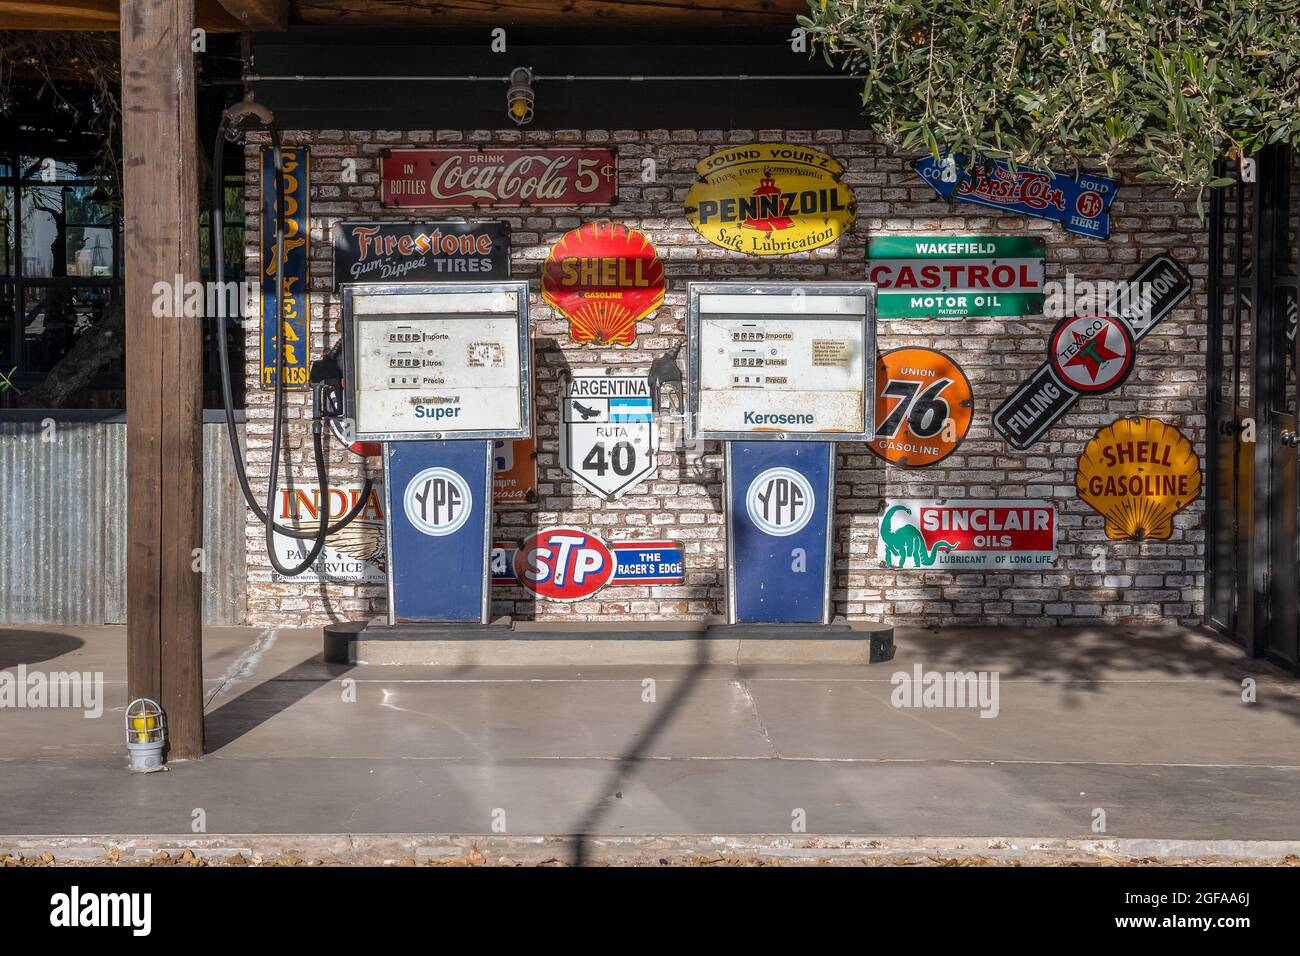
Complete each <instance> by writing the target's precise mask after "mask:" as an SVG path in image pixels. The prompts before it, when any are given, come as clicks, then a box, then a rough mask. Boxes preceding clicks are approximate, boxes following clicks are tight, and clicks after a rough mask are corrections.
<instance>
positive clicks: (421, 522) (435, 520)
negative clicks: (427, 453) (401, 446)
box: [402, 468, 474, 538]
mask: <svg viewBox="0 0 1300 956" xmlns="http://www.w3.org/2000/svg"><path fill="white" fill-rule="evenodd" d="M402 507H403V508H404V509H405V510H406V517H407V519H408V520H409V521H410V522H411V525H412V526H413V527H415V528H416V530H418V531H422V532H424V533H425V534H429V535H433V536H434V537H435V538H441V537H442V536H443V535H448V534H452V533H453V532H456V531H459V530H460V529H461V527H462V526H463V525H464V524H465V521H466V520H467V519H468V518H469V513H470V511H471V510H472V509H473V507H474V496H473V495H472V494H471V493H470V490H469V482H467V481H466V480H465V479H464V478H462V477H461V476H460V475H458V474H457V473H456V472H454V471H452V470H451V469H450V468H426V469H424V471H421V472H419V473H418V474H417V475H416V476H415V477H414V478H412V479H411V480H410V481H409V482H407V484H406V491H405V493H404V494H403V495H402Z"/></svg>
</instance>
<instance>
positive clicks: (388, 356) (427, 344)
mask: <svg viewBox="0 0 1300 956" xmlns="http://www.w3.org/2000/svg"><path fill="white" fill-rule="evenodd" d="M343 338H344V343H343V345H344V347H343V354H344V366H343V375H344V382H345V385H346V395H347V399H346V401H347V405H346V409H345V412H346V414H347V416H348V417H349V418H350V419H351V421H352V427H353V429H354V431H355V437H356V440H358V441H401V440H409V439H421V438H424V439H444V438H467V439H468V438H474V439H479V438H527V437H528V436H529V434H530V431H531V430H530V422H531V418H532V416H531V414H530V405H531V402H532V395H531V393H530V389H529V383H530V382H531V381H532V373H531V369H530V364H531V349H530V347H529V330H528V284H527V283H526V282H496V283H482V284H480V283H472V282H457V283H455V284H450V283H449V284H446V285H441V284H438V285H400V286H398V285H345V286H344V287H343Z"/></svg>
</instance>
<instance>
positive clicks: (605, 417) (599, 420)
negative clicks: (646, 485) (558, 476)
mask: <svg viewBox="0 0 1300 956" xmlns="http://www.w3.org/2000/svg"><path fill="white" fill-rule="evenodd" d="M658 447H659V430H658V427H657V425H656V423H655V416H654V402H653V400H652V398H651V395H650V379H649V376H648V375H615V374H611V373H607V372H603V371H597V372H590V371H582V372H575V373H574V374H573V375H572V376H570V378H569V379H568V381H567V382H566V383H565V387H564V398H563V422H562V425H561V428H560V465H561V467H562V468H563V469H564V470H565V471H566V472H568V473H569V474H570V475H572V476H573V477H574V478H575V479H576V480H577V481H578V482H579V483H580V484H582V485H584V486H585V487H587V488H589V489H590V490H591V491H593V492H595V493H596V494H598V495H600V496H601V497H602V498H604V499H605V500H606V501H613V500H614V499H616V498H621V497H623V495H624V494H626V493H627V492H628V491H629V490H630V489H631V488H632V487H634V486H635V485H637V484H638V483H639V482H641V481H643V480H644V479H646V478H648V477H649V476H650V475H652V474H653V473H654V470H655V468H656V467H657V464H658V460H657V454H656V452H657V449H658Z"/></svg>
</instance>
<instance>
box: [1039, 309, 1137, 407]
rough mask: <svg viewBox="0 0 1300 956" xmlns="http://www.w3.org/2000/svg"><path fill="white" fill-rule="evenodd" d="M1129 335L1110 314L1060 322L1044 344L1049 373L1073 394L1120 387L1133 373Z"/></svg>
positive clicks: (1131, 334)
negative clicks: (1055, 376) (1050, 370)
mask: <svg viewBox="0 0 1300 956" xmlns="http://www.w3.org/2000/svg"><path fill="white" fill-rule="evenodd" d="M1135 355H1136V349H1135V348H1134V345H1133V333H1131V332H1130V331H1129V330H1128V326H1126V325H1125V324H1124V323H1123V322H1121V321H1120V320H1119V319H1117V318H1115V317H1114V316H1113V315H1076V316H1073V317H1071V318H1067V319H1063V320H1062V321H1061V322H1060V323H1059V324H1058V325H1057V326H1056V328H1055V330H1053V332H1052V337H1051V339H1050V340H1049V341H1048V344H1047V360H1048V362H1049V364H1050V365H1051V366H1052V371H1053V372H1055V373H1056V375H1057V377H1058V378H1060V380H1061V381H1062V382H1064V383H1065V384H1066V385H1068V386H1070V388H1072V389H1074V390H1075V391H1076V392H1082V393H1084V394H1086V395H1101V394H1103V393H1105V392H1110V391H1114V390H1115V389H1117V388H1119V387H1120V386H1121V385H1123V384H1124V380H1125V379H1127V378H1128V374H1129V372H1131V371H1133V359H1134V357H1135Z"/></svg>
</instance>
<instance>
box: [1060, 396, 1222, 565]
mask: <svg viewBox="0 0 1300 956" xmlns="http://www.w3.org/2000/svg"><path fill="white" fill-rule="evenodd" d="M1074 486H1075V488H1076V489H1077V490H1078V492H1079V497H1080V498H1082V499H1083V500H1084V501H1086V502H1087V503H1088V504H1089V505H1090V506H1091V507H1092V508H1094V509H1095V510H1096V511H1097V512H1099V513H1100V514H1101V515H1102V516H1103V517H1105V519H1106V537H1108V538H1110V539H1112V540H1115V541H1126V540H1133V541H1142V540H1145V539H1147V538H1155V539H1157V540H1160V541H1167V540H1168V539H1169V537H1170V535H1172V534H1173V532H1174V515H1175V514H1177V513H1178V512H1180V511H1182V510H1183V509H1184V508H1186V507H1187V506H1188V505H1189V504H1191V503H1192V502H1193V501H1195V500H1196V499H1197V497H1198V496H1199V495H1200V493H1201V461H1200V458H1198V457H1197V454H1196V449H1195V448H1193V447H1192V443H1191V442H1190V441H1188V439H1187V437H1186V436H1185V435H1183V433H1182V432H1180V431H1179V430H1178V429H1177V428H1175V427H1174V426H1172V425H1169V424H1166V423H1165V422H1162V421H1160V420H1159V419H1158V418H1121V419H1119V420H1118V421H1115V422H1112V423H1111V424H1109V425H1107V426H1106V427H1105V428H1103V429H1101V430H1100V431H1098V432H1097V434H1096V435H1095V436H1094V437H1093V439H1092V441H1090V442H1088V444H1087V445H1085V446H1084V449H1083V454H1082V455H1080V456H1079V467H1078V470H1077V471H1076V472H1075V476H1074Z"/></svg>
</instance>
